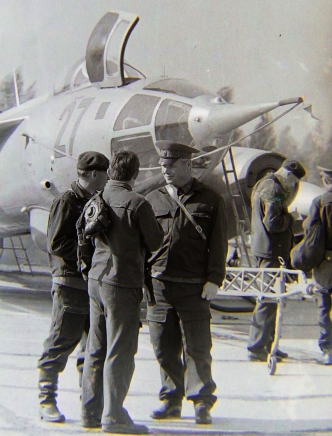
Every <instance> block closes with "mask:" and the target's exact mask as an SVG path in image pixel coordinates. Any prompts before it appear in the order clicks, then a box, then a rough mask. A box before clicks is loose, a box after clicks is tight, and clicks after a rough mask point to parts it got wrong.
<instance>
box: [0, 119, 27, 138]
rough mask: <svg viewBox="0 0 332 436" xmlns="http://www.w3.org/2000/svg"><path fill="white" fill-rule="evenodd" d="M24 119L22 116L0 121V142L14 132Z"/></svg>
mask: <svg viewBox="0 0 332 436" xmlns="http://www.w3.org/2000/svg"><path fill="white" fill-rule="evenodd" d="M26 118H27V117H26V116H24V117H17V118H11V119H7V120H4V121H0V141H1V140H2V139H3V138H5V137H7V135H8V134H10V133H11V132H12V131H14V130H15V129H16V127H17V126H19V125H20V124H21V122H22V121H24V120H25V119H26Z"/></svg>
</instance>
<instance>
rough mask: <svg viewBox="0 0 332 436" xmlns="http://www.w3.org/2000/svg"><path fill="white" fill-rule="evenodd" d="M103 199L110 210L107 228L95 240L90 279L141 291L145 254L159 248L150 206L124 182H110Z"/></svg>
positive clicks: (158, 233)
mask: <svg viewBox="0 0 332 436" xmlns="http://www.w3.org/2000/svg"><path fill="white" fill-rule="evenodd" d="M103 198H104V200H105V202H106V203H107V204H108V205H109V206H110V210H109V216H110V222H111V224H110V227H109V229H107V230H106V231H105V232H104V234H103V235H102V236H98V237H97V238H96V239H95V251H94V254H93V258H92V265H91V269H90V272H89V279H93V280H98V281H100V282H103V283H107V284H110V285H114V286H119V287H126V288H141V287H142V286H143V283H144V278H145V257H146V251H153V250H156V249H157V248H158V247H160V245H161V242H162V238H163V231H162V229H161V227H160V226H159V224H158V222H157V220H156V218H155V216H154V213H153V210H152V207H151V205H150V204H149V203H148V202H147V201H146V200H145V198H144V197H143V196H142V195H139V194H137V193H136V192H134V191H133V190H132V189H131V187H130V185H129V184H128V183H126V182H120V181H115V180H111V181H109V182H108V184H107V185H106V187H105V189H104V192H103Z"/></svg>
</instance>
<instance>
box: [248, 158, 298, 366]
mask: <svg viewBox="0 0 332 436" xmlns="http://www.w3.org/2000/svg"><path fill="white" fill-rule="evenodd" d="M305 173H306V172H305V169H304V168H303V166H302V165H301V163H300V162H298V161H296V160H292V159H286V160H285V161H284V162H283V164H282V165H281V167H280V168H279V169H278V171H276V172H275V173H274V174H268V175H266V176H265V177H263V178H262V179H261V180H259V181H258V182H257V183H256V185H255V186H254V188H253V191H252V196H251V207H252V217H251V251H252V254H253V255H254V256H255V259H256V267H257V268H279V267H280V261H279V258H282V259H283V260H284V262H285V266H287V265H288V264H289V261H290V251H291V249H292V246H293V232H292V226H293V224H294V221H295V220H297V219H300V218H301V217H300V215H299V213H298V212H296V211H294V212H292V213H289V212H288V206H289V205H290V204H291V202H292V201H293V200H294V198H295V196H296V194H297V191H298V187H299V182H300V179H302V177H304V176H305ZM276 312H277V304H276V303H257V305H256V308H255V310H254V313H253V317H252V321H251V327H250V332H249V341H248V344H247V348H248V357H249V359H250V360H253V361H255V360H256V361H263V362H266V361H267V357H268V354H269V353H270V351H271V346H272V343H273V340H274V331H275V323H276ZM276 356H277V358H279V359H283V358H287V357H288V354H287V353H285V352H282V351H281V350H277V353H276Z"/></svg>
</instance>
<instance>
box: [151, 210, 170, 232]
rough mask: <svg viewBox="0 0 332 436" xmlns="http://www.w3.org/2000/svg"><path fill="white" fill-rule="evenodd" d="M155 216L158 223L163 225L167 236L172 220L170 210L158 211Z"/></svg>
mask: <svg viewBox="0 0 332 436" xmlns="http://www.w3.org/2000/svg"><path fill="white" fill-rule="evenodd" d="M155 216H156V218H157V221H158V222H159V224H160V225H161V227H162V229H163V231H164V234H165V235H167V234H168V233H169V230H170V221H171V219H172V215H171V212H170V210H169V209H163V210H157V211H155Z"/></svg>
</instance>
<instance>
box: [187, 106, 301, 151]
mask: <svg viewBox="0 0 332 436" xmlns="http://www.w3.org/2000/svg"><path fill="white" fill-rule="evenodd" d="M302 101H303V100H302V98H293V99H288V100H282V101H280V102H274V103H262V104H258V105H236V104H223V103H219V104H218V102H215V101H213V102H212V104H211V106H210V107H207V106H205V107H203V106H202V107H199V106H197V107H194V108H193V109H192V111H191V113H190V119H189V122H190V131H191V132H192V135H193V137H194V139H195V142H196V144H199V143H200V142H201V141H203V140H204V139H205V138H207V137H220V136H221V135H224V134H225V133H228V132H231V131H232V130H234V129H236V128H237V127H240V126H242V125H244V124H246V123H248V122H249V121H252V120H254V119H255V118H257V117H260V116H261V115H263V114H265V113H267V112H270V111H271V110H273V109H275V108H277V107H279V106H284V105H288V104H299V103H301V102H302Z"/></svg>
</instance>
